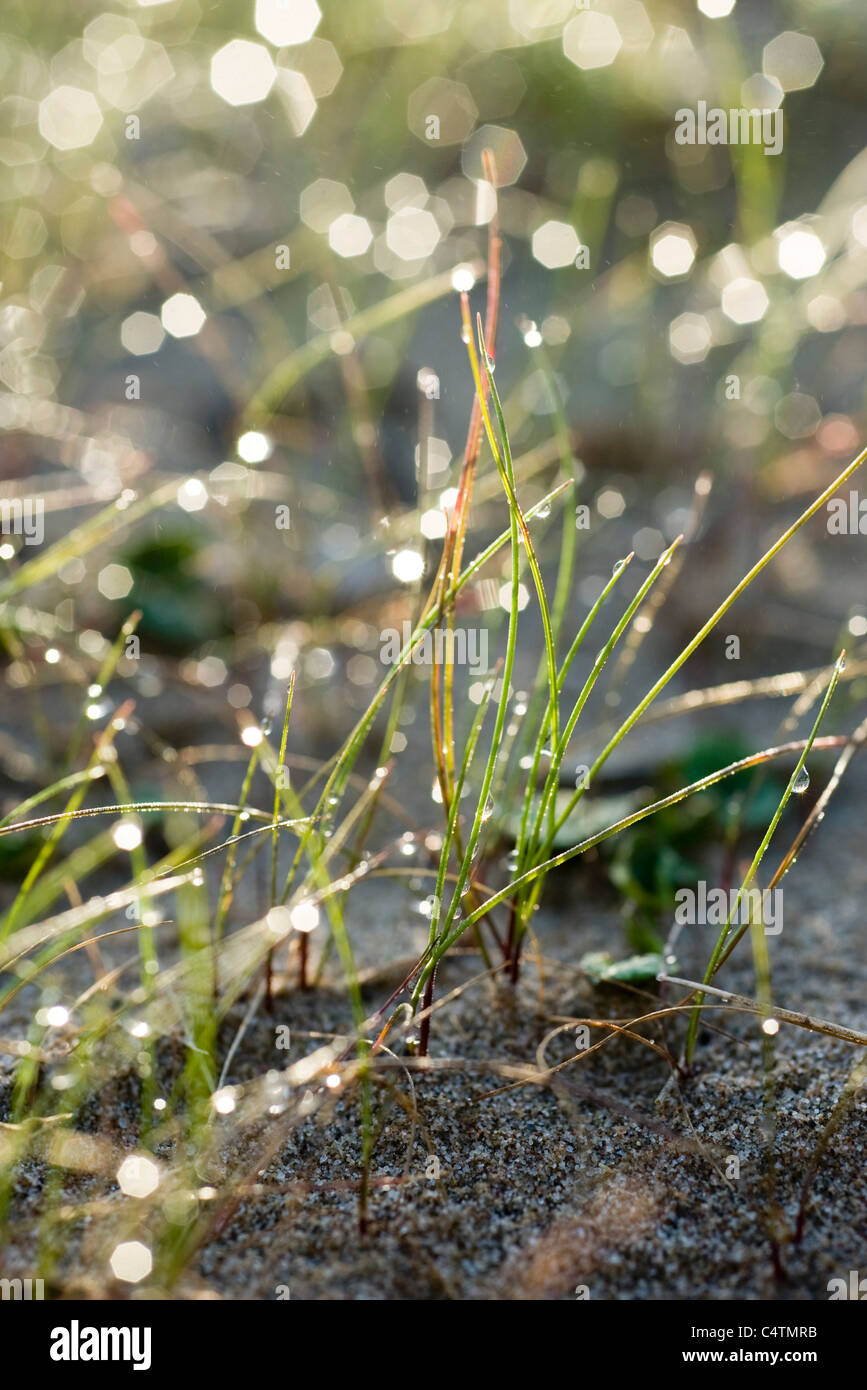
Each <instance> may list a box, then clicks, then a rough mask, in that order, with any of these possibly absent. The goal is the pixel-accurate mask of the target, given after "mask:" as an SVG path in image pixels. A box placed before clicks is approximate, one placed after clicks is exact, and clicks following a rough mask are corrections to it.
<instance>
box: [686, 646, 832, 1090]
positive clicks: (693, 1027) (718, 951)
mask: <svg viewBox="0 0 867 1390" xmlns="http://www.w3.org/2000/svg"><path fill="white" fill-rule="evenodd" d="M844 663H845V653H841V655H840V657H839V658H838V660H837V664H836V666H835V668H834V674H833V675H832V676H831V679H830V681H829V682H828V688H827V690H826V692H825V698H824V700H823V701H822V704H821V706H820V708H819V712H818V714H817V715H816V719H815V722H814V724H813V727H812V729H811V731H810V736H809V738H808V739H807V740H806V743H805V745H804V748H803V751H802V753H801V756H800V757H799V758H798V761H797V763H796V765H795V770H794V772H793V773H792V775H791V777H790V778H789V781H788V784H787V786H786V789H785V791H784V792H783V795H782V796H781V797H780V801H779V804H778V806H777V809H776V811H775V812H774V814H773V816H772V817H771V822H770V824H769V826H768V828H767V830H766V831H765V834H764V836H763V837H762V841H761V843H760V845H759V847H758V849H757V850H756V852H755V854H754V856H753V861H752V863H751V864H750V867H749V869H748V870H747V873H746V875H745V877H744V880H743V882H742V883H741V886H740V888H739V889H738V894H737V897H736V899H735V902H734V906H733V908H732V910H731V912H730V913H729V915H728V918H727V919H726V922H725V924H724V926H723V928H722V931H721V932H720V935H719V939H718V940H717V943H716V945H715V947H714V949H713V951H712V953H711V958H710V960H709V961H708V965H707V969H706V971H705V982H706V983H709V982H710V981H711V980H712V979H713V977H714V975H715V974H716V971H717V968H718V966H719V961H720V956H721V955H722V953H723V951H724V950H725V949H726V948H727V947H729V948H730V947H731V946H734V945H736V944H737V941H738V940H740V937H741V936H743V934H744V932H745V931H746V930H747V928H748V926H749V922H746V923H744V924H743V926H742V927H741V928H740V931H738V932H736V933H735V935H734V938H733V940H732V942H731V943H730V942H729V939H728V938H729V931H730V930H731V925H732V920H733V918H734V917H735V916H736V914H737V911H738V908H739V907H740V902H741V898H742V897H743V895H744V892H745V890H746V889H747V888H748V887H749V886H750V885H751V884H752V882H753V880H754V878H755V876H756V874H757V873H758V870H759V867H760V865H761V863H762V860H763V859H764V857H765V853H766V851H767V848H768V846H769V844H770V843H771V840H772V838H773V835H774V831H775V830H776V828H777V826H778V825H779V823H780V818H781V817H782V814H783V812H784V811H785V809H786V806H787V805H788V802H789V798H790V797H791V795H792V791H793V788H794V787H795V785H796V783H797V781H798V779H799V777H800V776H801V772H802V769H803V767H804V764H805V763H806V760H807V756H808V754H809V752H810V749H811V748H812V747H813V744H814V742H815V740H816V736H817V734H818V732H819V726H820V725H821V723H822V720H823V719H824V717H825V711H826V710H827V708H828V705H829V704H830V701H831V698H832V696H833V694H834V691H835V690H836V688H837V681H838V679H839V675H840V668H841V665H842V664H844ZM700 1016H701V996H699V999H698V1001H697V1004H696V1007H695V1010H694V1012H693V1014H692V1017H691V1018H690V1021H689V1028H688V1030H687V1036H686V1047H685V1049H684V1058H685V1061H686V1064H687V1066H689V1064H690V1063H691V1061H692V1057H693V1053H694V1051H695V1043H696V1038H697V1035H698V1024H699V1019H700Z"/></svg>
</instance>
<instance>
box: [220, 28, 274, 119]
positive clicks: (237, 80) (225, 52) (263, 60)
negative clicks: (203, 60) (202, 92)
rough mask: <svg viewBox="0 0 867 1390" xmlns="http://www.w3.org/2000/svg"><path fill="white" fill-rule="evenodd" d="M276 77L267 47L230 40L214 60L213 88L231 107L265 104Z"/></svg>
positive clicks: (239, 40) (241, 40) (245, 41)
mask: <svg viewBox="0 0 867 1390" xmlns="http://www.w3.org/2000/svg"><path fill="white" fill-rule="evenodd" d="M276 76H277V69H276V68H275V66H274V60H273V58H272V57H271V54H270V53H269V52H268V50H267V48H265V47H264V45H263V44H261V43H251V42H250V40H249V39H231V40H230V41H229V43H226V44H223V47H222V48H220V49H218V50H217V52H216V53H215V54H214V56H213V58H212V59H211V86H212V87H213V89H214V91H215V92H216V93H217V96H218V97H222V99H223V101H225V102H228V104H229V106H251V105H252V104H253V103H254V102H257V101H264V100H265V98H266V96H267V95H268V93H269V92H270V90H271V88H272V87H273V86H274V81H275V78H276Z"/></svg>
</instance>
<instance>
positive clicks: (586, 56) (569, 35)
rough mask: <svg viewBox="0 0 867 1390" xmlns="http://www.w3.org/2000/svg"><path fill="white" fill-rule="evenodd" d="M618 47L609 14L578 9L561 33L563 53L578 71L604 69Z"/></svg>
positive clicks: (617, 37)
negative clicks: (579, 69) (579, 11)
mask: <svg viewBox="0 0 867 1390" xmlns="http://www.w3.org/2000/svg"><path fill="white" fill-rule="evenodd" d="M622 47H623V39H622V38H621V36H620V30H619V29H618V27H617V24H616V22H615V21H614V20H613V19H612V18H611V15H610V14H601V13H599V12H598V11H596V10H582V11H581V13H580V14H576V15H575V17H574V19H570V20H569V23H568V24H567V25H566V28H565V29H564V30H563V52H564V53H565V54H566V57H567V58H568V59H569V61H570V62H572V63H574V64H575V66H576V67H577V68H581V69H582V71H588V70H589V69H591V68H607V67H608V66H609V64H611V63H613V62H614V59H615V58H616V57H617V55H618V53H619V52H620V50H621V48H622Z"/></svg>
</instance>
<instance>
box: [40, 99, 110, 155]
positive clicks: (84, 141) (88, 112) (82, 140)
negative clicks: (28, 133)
mask: <svg viewBox="0 0 867 1390" xmlns="http://www.w3.org/2000/svg"><path fill="white" fill-rule="evenodd" d="M101 126H102V112H101V111H100V109H99V105H98V103H97V100H96V97H95V96H94V95H93V93H92V92H85V91H84V89H83V88H81V87H68V86H61V87H55V88H54V91H53V92H49V94H48V96H47V97H45V98H44V100H43V101H41V102H40V103H39V134H40V135H41V136H42V138H43V139H44V140H47V141H48V143H49V145H53V146H54V148H55V149H56V150H80V149H83V148H84V146H85V145H90V144H92V143H93V141H94V140H95V139H96V137H97V135H98V134H99V131H100V128H101Z"/></svg>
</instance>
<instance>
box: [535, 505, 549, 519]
mask: <svg viewBox="0 0 867 1390" xmlns="http://www.w3.org/2000/svg"><path fill="white" fill-rule="evenodd" d="M536 515H537V516H539V517H541V518H542V520H543V521H544V520H545V518H546V517H548V516H550V515H551V503H550V502H543V503H542V505H541V506H540V507H537V508H536Z"/></svg>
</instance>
